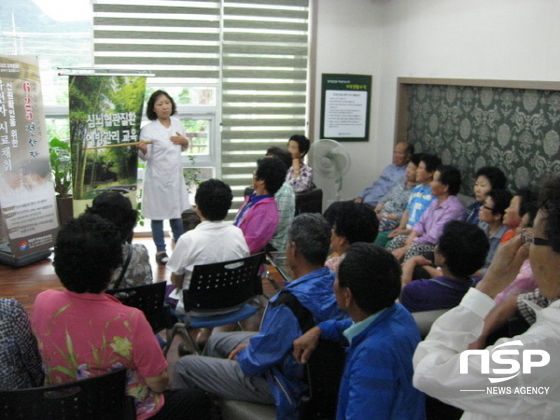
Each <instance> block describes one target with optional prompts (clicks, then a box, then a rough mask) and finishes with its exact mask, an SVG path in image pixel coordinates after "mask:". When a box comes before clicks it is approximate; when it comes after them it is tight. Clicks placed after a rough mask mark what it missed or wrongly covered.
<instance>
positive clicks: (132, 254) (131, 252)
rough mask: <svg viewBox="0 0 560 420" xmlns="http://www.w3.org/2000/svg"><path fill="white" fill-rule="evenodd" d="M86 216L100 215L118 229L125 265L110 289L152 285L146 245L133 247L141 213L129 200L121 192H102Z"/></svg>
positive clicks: (94, 200) (112, 280)
mask: <svg viewBox="0 0 560 420" xmlns="http://www.w3.org/2000/svg"><path fill="white" fill-rule="evenodd" d="M86 213H90V214H97V215H98V216H101V217H103V218H104V219H107V220H109V221H110V222H112V223H114V224H115V225H116V226H117V228H119V233H120V237H121V241H122V254H123V261H124V263H123V265H121V266H120V267H117V268H116V269H115V271H114V272H113V276H112V277H111V282H110V283H109V287H108V288H109V289H121V288H125V287H135V286H142V285H143V284H150V283H152V280H153V278H152V267H151V265H150V258H149V256H148V250H147V249H146V247H145V246H144V245H143V244H133V243H131V242H132V237H133V235H134V226H136V220H137V218H138V212H137V211H136V210H133V209H132V204H131V203H130V200H129V199H128V198H127V197H125V196H123V195H122V194H121V193H118V192H114V191H111V192H102V193H101V194H99V195H98V196H97V197H95V198H94V199H93V202H92V206H91V207H87V208H86ZM123 268H124V271H123Z"/></svg>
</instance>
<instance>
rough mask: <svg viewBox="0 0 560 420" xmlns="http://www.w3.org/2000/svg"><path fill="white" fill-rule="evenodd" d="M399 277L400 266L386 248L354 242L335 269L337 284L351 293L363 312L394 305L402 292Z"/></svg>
mask: <svg viewBox="0 0 560 420" xmlns="http://www.w3.org/2000/svg"><path fill="white" fill-rule="evenodd" d="M401 274H402V270H401V265H400V264H399V262H398V261H397V259H396V258H395V257H394V255H393V254H391V253H390V252H389V251H387V250H386V249H385V248H383V247H381V246H379V245H375V244H366V243H364V242H356V243H353V244H352V245H350V247H349V248H348V250H347V251H346V254H345V256H344V259H343V260H342V262H341V263H340V266H339V267H338V285H339V287H347V288H349V289H350V290H351V291H352V295H353V296H354V300H355V301H356V305H357V306H358V307H359V308H360V309H361V310H362V311H364V312H365V313H367V314H374V313H376V312H379V311H380V310H381V309H383V308H388V307H389V306H391V305H393V304H394V303H395V299H397V298H398V297H399V294H400V292H401Z"/></svg>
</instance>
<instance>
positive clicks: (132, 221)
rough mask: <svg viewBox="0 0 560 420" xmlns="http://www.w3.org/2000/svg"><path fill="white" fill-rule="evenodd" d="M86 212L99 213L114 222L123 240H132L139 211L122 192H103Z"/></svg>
mask: <svg viewBox="0 0 560 420" xmlns="http://www.w3.org/2000/svg"><path fill="white" fill-rule="evenodd" d="M86 213H91V214H97V215H98V216H101V217H103V218H104V219H107V220H109V221H110V222H112V223H114V224H115V226H117V228H118V229H119V232H120V236H121V241H122V242H130V241H131V240H132V235H133V233H134V226H136V220H137V218H138V211H136V210H134V209H133V208H132V203H131V202H130V200H129V199H128V198H127V197H125V196H124V195H122V194H121V193H118V192H115V191H106V192H102V193H101V194H99V195H98V196H97V197H95V198H94V199H93V202H92V206H91V207H89V206H88V207H87V208H86Z"/></svg>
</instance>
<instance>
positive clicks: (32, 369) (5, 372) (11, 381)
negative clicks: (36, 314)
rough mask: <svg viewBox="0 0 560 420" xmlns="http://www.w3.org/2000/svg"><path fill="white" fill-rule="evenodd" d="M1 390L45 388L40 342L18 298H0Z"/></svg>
mask: <svg viewBox="0 0 560 420" xmlns="http://www.w3.org/2000/svg"><path fill="white" fill-rule="evenodd" d="M0 331H1V332H2V334H1V335H0V372H2V374H1V375H0V390H2V391H8V390H10V389H22V388H34V387H38V386H42V385H43V378H44V374H43V369H42V368H41V355H40V354H39V348H38V347H37V340H36V339H35V337H34V336H33V333H32V332H31V326H30V325H29V318H28V317H27V313H26V312H25V309H23V306H21V304H20V303H19V302H18V301H17V300H15V299H0Z"/></svg>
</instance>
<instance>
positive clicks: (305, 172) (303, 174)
mask: <svg viewBox="0 0 560 420" xmlns="http://www.w3.org/2000/svg"><path fill="white" fill-rule="evenodd" d="M286 182H287V183H288V184H290V185H291V186H292V188H293V189H294V192H304V191H307V190H310V189H311V186H312V185H313V168H311V167H310V166H307V165H306V164H305V163H302V164H301V167H300V169H299V176H296V174H295V170H294V167H293V166H290V169H288V173H287V174H286Z"/></svg>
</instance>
